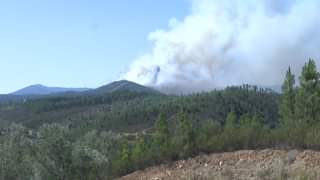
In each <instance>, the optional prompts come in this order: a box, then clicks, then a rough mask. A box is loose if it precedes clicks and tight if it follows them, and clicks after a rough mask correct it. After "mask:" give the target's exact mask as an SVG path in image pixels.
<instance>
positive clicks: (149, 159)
mask: <svg viewBox="0 0 320 180" xmlns="http://www.w3.org/2000/svg"><path fill="white" fill-rule="evenodd" d="M282 89H283V93H282V94H281V95H279V94H277V93H275V92H273V91H271V90H268V89H259V88H257V87H256V86H249V85H244V86H241V87H230V88H226V89H225V90H220V91H218V90H216V91H213V92H210V93H201V94H194V95H190V96H166V95H161V94H152V93H143V92H140V93H135V92H115V93H111V94H106V95H103V96H81V97H72V96H71V97H69V96H68V97H53V98H43V99H38V100H31V101H27V102H24V103H13V104H6V105H2V106H1V107H0V112H1V114H0V123H1V124H2V128H1V135H0V179H1V180H2V179H3V180H7V179H12V180H15V179H23V180H25V179H48V180H51V179H52V180H70V179H80V180H81V179H83V180H90V179H111V178H114V177H117V176H121V175H124V174H126V173H129V172H132V171H134V170H137V169H143V168H145V167H147V166H151V165H155V164H159V163H163V162H169V161H172V160H177V159H183V158H188V157H192V156H195V155H197V154H199V153H203V152H205V153H211V152H223V151H234V150H240V149H262V148H302V149H304V148H310V149H316V150H317V149H318V148H320V142H319V139H320V131H319V128H320V74H319V72H317V68H316V64H315V62H314V61H313V60H309V62H308V63H306V64H305V66H304V67H303V70H302V73H301V75H300V77H299V86H296V85H295V77H294V75H293V74H292V72H291V70H290V68H289V69H288V71H287V74H286V78H285V81H284V84H283V88H282Z"/></svg>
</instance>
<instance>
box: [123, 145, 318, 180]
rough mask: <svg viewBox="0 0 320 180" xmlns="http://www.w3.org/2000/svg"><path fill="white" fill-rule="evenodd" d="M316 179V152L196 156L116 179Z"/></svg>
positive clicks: (261, 151)
mask: <svg viewBox="0 0 320 180" xmlns="http://www.w3.org/2000/svg"><path fill="white" fill-rule="evenodd" d="M198 179H199V180H209V179H210V180H211V179H212V180H216V179H217V180H233V179H235V180H256V179H257V180H259V179H261V180H273V179H275V180H282V179H298V180H300V179H301V180H309V179H310V180H318V179H320V152H316V151H309V150H305V151H297V150H291V151H284V150H270V149H267V150H259V151H254V150H252V151H251V150H250V151H237V152H228V153H217V154H211V155H200V156H198V157H195V158H192V159H189V160H182V161H177V162H173V163H171V164H166V165H161V166H157V167H151V168H148V169H145V170H144V171H137V172H134V173H132V174H129V175H127V176H125V177H122V178H120V179H119V180H198Z"/></svg>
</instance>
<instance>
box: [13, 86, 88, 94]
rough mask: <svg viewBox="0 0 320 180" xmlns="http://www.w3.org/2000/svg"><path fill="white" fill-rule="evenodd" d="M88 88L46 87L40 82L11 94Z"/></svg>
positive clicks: (55, 92) (76, 90)
mask: <svg viewBox="0 0 320 180" xmlns="http://www.w3.org/2000/svg"><path fill="white" fill-rule="evenodd" d="M88 90H90V89H89V88H62V87H47V86H43V85H41V84H36V85H31V86H28V87H25V88H22V89H20V90H17V91H15V92H13V93H11V95H20V96H21V95H23V96H27V95H49V94H57V93H65V92H84V91H88Z"/></svg>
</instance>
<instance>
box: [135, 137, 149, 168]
mask: <svg viewBox="0 0 320 180" xmlns="http://www.w3.org/2000/svg"><path fill="white" fill-rule="evenodd" d="M132 161H133V162H134V164H135V168H137V169H140V168H142V167H143V165H144V164H145V163H146V161H148V152H147V145H146V142H145V140H144V138H143V137H139V138H138V140H137V142H136V144H135V146H134V148H133V150H132Z"/></svg>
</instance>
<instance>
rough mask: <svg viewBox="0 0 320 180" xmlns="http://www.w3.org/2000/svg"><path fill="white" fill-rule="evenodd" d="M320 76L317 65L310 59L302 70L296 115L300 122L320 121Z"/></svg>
mask: <svg viewBox="0 0 320 180" xmlns="http://www.w3.org/2000/svg"><path fill="white" fill-rule="evenodd" d="M319 78H320V74H319V72H317V67H316V63H315V61H314V60H312V59H309V61H308V63H306V64H305V65H304V67H303V68H302V73H301V76H300V78H299V79H300V88H299V90H298V94H297V98H296V108H295V111H296V115H297V118H298V119H299V121H302V122H305V123H307V124H313V123H316V122H319V121H320V82H319Z"/></svg>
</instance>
